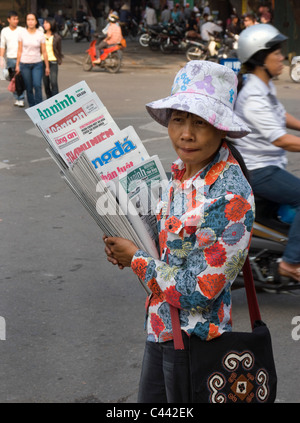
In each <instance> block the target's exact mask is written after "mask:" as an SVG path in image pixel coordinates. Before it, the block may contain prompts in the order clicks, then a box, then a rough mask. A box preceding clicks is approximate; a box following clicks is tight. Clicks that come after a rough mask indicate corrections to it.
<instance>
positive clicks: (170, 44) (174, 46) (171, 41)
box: [160, 23, 187, 54]
mask: <svg viewBox="0 0 300 423" xmlns="http://www.w3.org/2000/svg"><path fill="white" fill-rule="evenodd" d="M185 33H186V30H185V28H183V27H181V26H179V25H176V24H174V23H170V24H168V25H167V26H165V28H164V29H163V30H162V32H161V34H160V49H161V51H162V52H163V53H164V54H170V53H172V52H174V51H184V50H186V48H187V43H186V40H185Z"/></svg>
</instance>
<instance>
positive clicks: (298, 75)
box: [290, 56, 300, 83]
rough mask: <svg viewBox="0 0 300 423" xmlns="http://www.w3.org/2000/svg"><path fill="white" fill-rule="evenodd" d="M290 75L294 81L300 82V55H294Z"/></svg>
mask: <svg viewBox="0 0 300 423" xmlns="http://www.w3.org/2000/svg"><path fill="white" fill-rule="evenodd" d="M290 77H291V80H292V81H294V82H298V83H299V82H300V56H294V57H293V59H292V61H291V66H290Z"/></svg>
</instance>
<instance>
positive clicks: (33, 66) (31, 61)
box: [16, 13, 50, 107]
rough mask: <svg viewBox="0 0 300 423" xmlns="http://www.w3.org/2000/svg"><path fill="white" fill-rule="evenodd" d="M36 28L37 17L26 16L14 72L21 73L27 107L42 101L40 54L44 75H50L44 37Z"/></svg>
mask: <svg viewBox="0 0 300 423" xmlns="http://www.w3.org/2000/svg"><path fill="white" fill-rule="evenodd" d="M38 27H39V22H38V19H37V16H36V15H35V14H34V13H28V14H27V16H26V29H25V30H24V31H23V32H22V33H21V34H20V36H19V47H18V55H17V63H16V72H20V71H21V73H22V76H23V79H24V83H25V87H26V94H27V101H28V103H29V107H32V106H35V105H36V104H38V103H40V102H41V101H43V97H42V78H43V61H42V59H41V53H42V54H43V57H44V62H45V75H49V73H50V70H49V62H48V56H47V52H46V47H45V36H44V34H43V33H42V32H41V31H39V30H38Z"/></svg>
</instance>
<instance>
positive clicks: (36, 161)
mask: <svg viewBox="0 0 300 423" xmlns="http://www.w3.org/2000/svg"><path fill="white" fill-rule="evenodd" d="M45 160H52V157H50V156H49V157H41V158H40V159H35V160H30V162H29V163H38V162H44V161H45Z"/></svg>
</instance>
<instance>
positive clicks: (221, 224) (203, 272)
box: [131, 142, 254, 342]
mask: <svg viewBox="0 0 300 423" xmlns="http://www.w3.org/2000/svg"><path fill="white" fill-rule="evenodd" d="M184 171H185V168H184V164H183V162H182V161H181V160H180V159H178V160H177V161H175V162H174V163H173V166H172V180H171V181H170V182H169V186H168V189H167V190H166V191H165V192H164V194H163V195H162V198H161V201H160V202H159V204H158V207H157V222H158V232H159V246H160V260H156V259H154V258H152V257H150V255H149V254H147V253H145V252H144V251H141V250H139V251H137V252H136V254H135V255H134V257H133V259H132V262H131V267H132V269H133V271H134V272H135V273H136V274H137V275H138V276H139V277H140V278H141V279H142V280H143V281H145V283H147V285H148V287H149V288H150V290H151V292H152V295H151V297H150V301H149V307H148V318H147V329H148V340H149V341H155V342H164V341H169V340H171V339H172V338H173V336H172V324H171V317H170V309H169V304H172V305H173V306H175V307H177V308H178V309H179V316H180V323H181V328H182V330H184V331H186V332H187V333H188V334H192V333H193V334H196V335H198V336H199V337H200V338H201V339H203V340H210V339H212V338H215V337H217V336H219V335H221V334H222V333H223V332H226V331H231V329H232V327H231V285H232V283H233V281H234V280H235V278H236V276H237V275H238V273H239V272H240V270H241V268H242V266H243V264H244V261H245V259H246V256H247V252H248V248H249V244H250V239H251V233H252V226H253V221H254V198H253V193H252V190H251V187H250V185H249V184H248V182H247V180H246V179H245V177H244V175H243V173H242V170H241V168H240V166H239V165H238V163H237V162H236V160H235V159H234V157H233V156H232V154H231V152H230V150H229V148H228V147H227V144H226V142H224V143H223V144H222V147H221V149H220V150H219V152H218V154H217V155H216V157H215V158H214V160H213V161H212V162H211V163H210V164H209V165H208V166H207V167H206V168H205V169H204V170H202V171H200V172H199V173H198V174H197V175H195V176H194V177H192V178H191V179H189V180H186V181H184V182H182V183H181V182H180V180H181V178H182V176H183V173H184Z"/></svg>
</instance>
